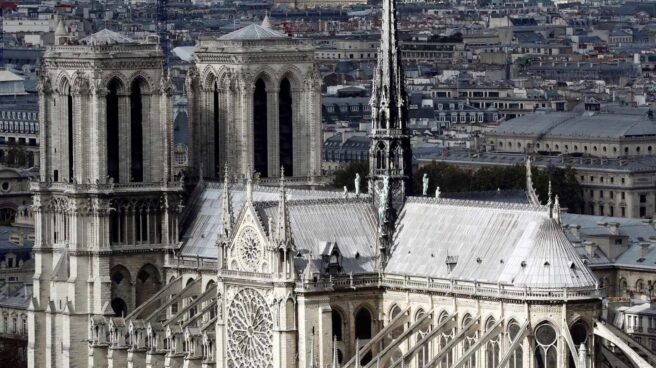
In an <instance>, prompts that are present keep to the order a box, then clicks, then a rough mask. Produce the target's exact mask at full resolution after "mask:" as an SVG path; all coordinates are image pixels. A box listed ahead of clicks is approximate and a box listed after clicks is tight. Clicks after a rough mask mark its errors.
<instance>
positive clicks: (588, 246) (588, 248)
mask: <svg viewBox="0 0 656 368" xmlns="http://www.w3.org/2000/svg"><path fill="white" fill-rule="evenodd" d="M583 245H584V246H585V254H587V255H588V258H592V257H594V255H595V252H596V251H597V244H596V243H595V242H591V241H586V242H585V243H583Z"/></svg>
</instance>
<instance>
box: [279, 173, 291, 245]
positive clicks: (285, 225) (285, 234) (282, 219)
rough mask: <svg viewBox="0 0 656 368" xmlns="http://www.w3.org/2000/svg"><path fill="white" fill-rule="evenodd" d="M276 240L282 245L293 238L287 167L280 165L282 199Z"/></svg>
mask: <svg viewBox="0 0 656 368" xmlns="http://www.w3.org/2000/svg"><path fill="white" fill-rule="evenodd" d="M276 230H277V231H276V240H277V241H278V245H279V246H281V245H283V244H285V243H286V242H288V241H290V240H291V238H292V237H291V227H290V224H289V210H288V209H287V194H286V190H285V168H284V167H282V166H280V200H279V201H278V225H277V229H276Z"/></svg>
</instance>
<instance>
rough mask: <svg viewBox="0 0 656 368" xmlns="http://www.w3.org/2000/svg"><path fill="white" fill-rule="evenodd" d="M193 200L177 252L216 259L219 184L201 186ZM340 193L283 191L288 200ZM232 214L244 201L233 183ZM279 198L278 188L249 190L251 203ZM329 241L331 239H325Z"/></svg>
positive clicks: (240, 188)
mask: <svg viewBox="0 0 656 368" xmlns="http://www.w3.org/2000/svg"><path fill="white" fill-rule="evenodd" d="M202 185H205V188H203V189H202V190H201V192H200V194H199V195H198V197H197V198H196V199H193V200H191V201H190V202H189V204H188V205H189V206H192V209H191V211H190V213H191V214H193V218H192V219H190V223H189V224H188V225H187V226H186V231H184V233H183V235H182V239H183V242H184V246H183V248H182V250H181V255H182V256H189V257H196V256H200V257H203V258H216V257H217V255H218V250H217V248H216V241H217V239H218V236H219V233H221V230H222V227H223V225H222V224H223V214H222V211H221V202H222V199H223V184H219V183H207V182H206V183H205V184H202ZM340 196H341V193H335V192H326V191H309V190H297V189H291V188H289V189H287V198H288V200H299V199H319V198H338V197H340ZM230 197H231V200H232V203H231V204H232V208H233V211H234V212H233V213H234V214H235V215H237V214H238V213H239V211H241V209H242V207H243V206H244V203H245V202H246V190H245V189H244V185H242V184H233V185H231V187H230ZM279 197H280V192H279V191H278V188H271V187H260V186H255V187H254V188H253V202H272V203H277V201H278V199H279ZM326 240H331V239H326Z"/></svg>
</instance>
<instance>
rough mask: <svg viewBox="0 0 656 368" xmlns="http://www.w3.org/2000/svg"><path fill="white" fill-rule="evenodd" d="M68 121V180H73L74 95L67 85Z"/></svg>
mask: <svg viewBox="0 0 656 368" xmlns="http://www.w3.org/2000/svg"><path fill="white" fill-rule="evenodd" d="M66 122H67V129H66V131H67V133H68V137H67V141H68V180H69V181H73V175H74V173H73V157H74V156H73V154H74V153H73V96H72V95H71V88H70V86H68V85H67V86H66Z"/></svg>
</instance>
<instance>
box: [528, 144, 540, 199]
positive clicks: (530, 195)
mask: <svg viewBox="0 0 656 368" xmlns="http://www.w3.org/2000/svg"><path fill="white" fill-rule="evenodd" d="M532 169H533V160H532V159H531V155H526V196H527V197H528V202H529V203H530V204H532V205H534V206H540V199H539V198H538V194H537V193H536V192H535V187H534V186H533V173H532V172H531V170H532Z"/></svg>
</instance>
